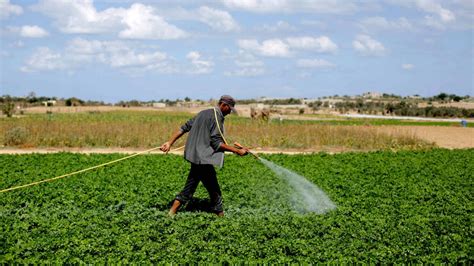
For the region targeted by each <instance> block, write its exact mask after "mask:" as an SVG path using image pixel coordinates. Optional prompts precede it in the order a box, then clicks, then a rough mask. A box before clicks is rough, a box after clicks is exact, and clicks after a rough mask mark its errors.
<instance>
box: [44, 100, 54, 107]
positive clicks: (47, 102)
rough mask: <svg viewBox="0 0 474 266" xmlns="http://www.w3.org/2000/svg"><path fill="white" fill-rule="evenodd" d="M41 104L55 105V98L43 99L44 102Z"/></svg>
mask: <svg viewBox="0 0 474 266" xmlns="http://www.w3.org/2000/svg"><path fill="white" fill-rule="evenodd" d="M42 104H43V105H44V106H55V105H56V101H55V100H49V101H44V102H42Z"/></svg>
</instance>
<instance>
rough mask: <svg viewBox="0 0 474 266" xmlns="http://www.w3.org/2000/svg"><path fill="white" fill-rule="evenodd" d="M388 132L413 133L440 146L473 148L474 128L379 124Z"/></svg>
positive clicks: (381, 128)
mask: <svg viewBox="0 0 474 266" xmlns="http://www.w3.org/2000/svg"><path fill="white" fill-rule="evenodd" d="M380 130H381V131H382V132H386V133H389V134H402V133H408V134H413V135H415V136H416V137H419V138H421V139H424V140H426V141H429V142H434V143H436V145H437V146H439V147H441V148H448V149H462V148H474V128H463V127H439V126H380Z"/></svg>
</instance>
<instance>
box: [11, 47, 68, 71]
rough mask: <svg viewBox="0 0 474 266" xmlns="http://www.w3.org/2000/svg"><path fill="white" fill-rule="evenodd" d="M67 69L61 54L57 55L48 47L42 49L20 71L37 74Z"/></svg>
mask: <svg viewBox="0 0 474 266" xmlns="http://www.w3.org/2000/svg"><path fill="white" fill-rule="evenodd" d="M67 67H68V66H67V65H66V64H65V63H64V60H63V56H62V55H61V54H60V53H56V52H54V51H52V50H51V49H49V48H48V47H40V48H38V49H37V50H36V51H35V53H34V54H33V55H32V56H31V57H30V58H29V59H28V60H27V61H26V65H25V66H23V67H21V69H20V70H21V71H23V72H36V71H47V70H59V69H66V68H67Z"/></svg>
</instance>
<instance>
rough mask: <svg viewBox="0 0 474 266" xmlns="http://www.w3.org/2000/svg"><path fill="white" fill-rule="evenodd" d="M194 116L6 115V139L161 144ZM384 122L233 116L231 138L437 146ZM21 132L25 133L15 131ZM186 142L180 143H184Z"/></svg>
mask: <svg viewBox="0 0 474 266" xmlns="http://www.w3.org/2000/svg"><path fill="white" fill-rule="evenodd" d="M192 116H193V115H192V114H189V113H183V112H156V111H114V112H94V113H55V114H49V115H48V114H32V115H27V116H25V117H21V118H11V119H7V118H1V119H0V143H3V144H4V145H5V146H17V147H133V148H147V147H155V146H157V145H160V144H161V143H163V142H164V141H166V140H167V139H168V138H169V136H170V135H171V134H172V133H173V132H174V131H176V130H178V128H179V127H180V126H181V125H182V124H183V123H184V122H186V121H187V120H188V119H189V118H191V117H192ZM385 123H392V124H393V123H395V122H394V121H386V122H385ZM424 123H425V122H423V125H425V124H424ZM379 124H383V123H381V122H380V121H372V120H367V121H357V120H353V119H351V120H330V121H327V120H325V121H291V120H284V121H275V120H272V121H271V122H262V121H254V120H251V119H249V118H243V117H237V116H229V117H228V118H226V136H227V138H228V141H239V142H241V143H244V144H246V145H249V146H252V147H260V148H274V149H310V150H311V149H319V150H320V149H323V150H324V149H333V148H342V149H349V150H374V149H413V148H426V147H431V146H433V144H430V143H426V142H424V141H422V140H420V139H418V138H416V137H415V136H413V135H410V134H407V133H401V132H395V133H394V134H391V135H390V134H387V133H383V132H381V131H380V130H379V129H378V128H377V127H376V126H373V127H372V125H379ZM395 124H396V123H395ZM362 125H365V127H362ZM19 129H20V130H19ZM20 133H21V136H16V135H15V134H17V135H18V134H20ZM184 140H185V138H183V139H181V140H180V141H179V142H178V143H176V146H178V145H184Z"/></svg>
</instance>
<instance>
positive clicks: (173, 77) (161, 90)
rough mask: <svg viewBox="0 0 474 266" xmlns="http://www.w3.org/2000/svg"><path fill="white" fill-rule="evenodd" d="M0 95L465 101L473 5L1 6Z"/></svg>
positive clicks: (429, 0) (71, 1)
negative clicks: (447, 97)
mask: <svg viewBox="0 0 474 266" xmlns="http://www.w3.org/2000/svg"><path fill="white" fill-rule="evenodd" d="M0 23H1V27H0V37H1V43H0V50H1V54H0V60H1V61H0V95H4V94H9V95H15V96H25V95H27V94H28V93H29V92H32V91H33V92H35V93H36V94H37V95H45V96H58V97H72V96H75V97H79V98H82V99H91V100H103V101H106V102H116V101H119V100H131V99H138V100H153V99H154V100H159V99H165V98H168V99H176V98H181V99H182V98H184V97H186V96H187V97H191V98H193V99H209V98H218V97H219V96H220V95H222V94H231V95H233V96H234V97H236V98H253V97H260V96H267V97H306V98H313V97H319V96H329V95H334V94H339V95H346V94H347V95H355V94H361V93H363V92H366V91H377V92H385V93H395V94H399V95H413V94H419V95H422V96H431V95H435V94H437V93H440V92H448V93H455V94H459V95H467V94H469V95H474V77H473V73H474V72H473V65H474V55H473V53H474V46H473V35H474V31H473V30H474V26H473V25H474V4H473V1H471V0H443V1H438V0H379V1H375V0H365V1H349V0H347V1H346V0H313V1H305V0H292V1H290V0H240V1H237V0H221V1H218V0H215V1H205V0H204V1H193V0H188V1H184V0H174V1H172V0H165V1H158V0H156V1H152V0H144V1H135V0H133V1H132V0H95V1H94V0H39V1H38V0H35V1H33V0H23V1H16V0H0Z"/></svg>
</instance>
